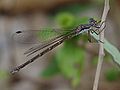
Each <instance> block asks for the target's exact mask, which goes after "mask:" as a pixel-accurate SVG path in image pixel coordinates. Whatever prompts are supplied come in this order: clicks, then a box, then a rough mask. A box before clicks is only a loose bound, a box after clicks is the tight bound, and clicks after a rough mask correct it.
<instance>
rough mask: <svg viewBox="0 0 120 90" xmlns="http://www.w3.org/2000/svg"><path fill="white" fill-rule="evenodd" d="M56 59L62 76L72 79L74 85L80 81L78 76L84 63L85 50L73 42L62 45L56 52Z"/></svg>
mask: <svg viewBox="0 0 120 90" xmlns="http://www.w3.org/2000/svg"><path fill="white" fill-rule="evenodd" d="M56 59H57V61H58V65H59V68H60V70H61V72H62V74H63V75H64V76H66V77H67V78H69V79H71V80H72V85H73V86H74V87H75V86H77V85H78V84H79V83H80V76H81V72H82V69H83V65H84V59H85V51H84V50H83V49H81V48H79V47H78V46H75V44H71V45H70V43H69V45H65V46H63V47H62V48H61V49H60V50H59V51H58V52H57V53H56Z"/></svg>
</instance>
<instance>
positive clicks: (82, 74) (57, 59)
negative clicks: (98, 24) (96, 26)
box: [0, 0, 120, 90]
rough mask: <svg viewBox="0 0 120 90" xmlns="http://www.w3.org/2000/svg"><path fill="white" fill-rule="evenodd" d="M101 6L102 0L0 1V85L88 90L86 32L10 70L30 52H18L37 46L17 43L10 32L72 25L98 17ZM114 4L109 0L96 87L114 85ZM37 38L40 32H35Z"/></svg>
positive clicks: (116, 88) (118, 78)
mask: <svg viewBox="0 0 120 90" xmlns="http://www.w3.org/2000/svg"><path fill="white" fill-rule="evenodd" d="M103 6H104V0H44V1H42V0H16V1H15V0H10V1H9V0H0V89H1V90H92V85H93V81H94V76H95V71H96V66H97V61H98V51H99V44H98V43H89V42H88V37H87V36H86V35H79V36H76V37H74V38H72V39H70V40H67V41H65V42H64V43H63V44H62V45H60V46H58V47H56V48H55V49H54V50H52V51H51V52H49V53H47V54H46V55H44V56H42V57H41V58H39V59H38V60H37V61H35V62H34V63H32V64H30V65H28V66H27V67H25V68H24V69H22V70H21V71H20V72H19V73H17V74H15V75H10V74H9V70H10V69H11V68H13V67H15V66H17V65H20V64H22V63H24V62H25V61H26V60H28V59H29V58H31V57H32V56H31V57H26V56H25V55H24V52H25V51H26V50H28V49H29V48H30V47H32V46H35V45H37V44H34V43H33V44H22V43H18V42H16V41H14V40H13V38H12V35H13V34H14V33H15V32H16V31H18V30H28V31H29V30H42V28H45V29H47V30H51V29H52V28H59V29H60V30H64V29H67V30H72V29H73V28H75V27H76V26H78V25H80V24H85V23H88V20H89V18H91V17H92V18H95V19H96V20H100V18H101V15H102V12H103ZM119 9H120V0H110V12H109V14H108V17H107V21H106V30H105V39H106V40H105V45H104V48H105V57H104V63H103V67H102V71H101V76H100V82H99V90H120V68H119V64H120V52H119V50H120V41H119V34H120V18H119V16H120V10H119ZM43 30H44V29H43ZM45 33H46V35H47V36H48V37H51V36H54V34H53V35H52V34H48V33H47V32H45ZM38 37H43V36H41V35H40V33H39V34H38ZM31 39H32V37H27V40H31ZM38 53H39V51H38ZM35 54H37V53H35Z"/></svg>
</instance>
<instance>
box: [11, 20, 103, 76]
mask: <svg viewBox="0 0 120 90" xmlns="http://www.w3.org/2000/svg"><path fill="white" fill-rule="evenodd" d="M103 23H104V22H102V23H101V21H96V20H94V19H93V18H90V19H89V22H88V23H87V24H81V25H79V26H78V27H76V28H75V29H73V30H72V31H64V30H61V31H59V30H56V29H52V30H49V31H48V30H40V31H36V30H31V31H30V30H29V31H17V32H16V33H15V34H14V35H13V39H14V40H17V41H18V42H22V43H33V42H36V41H39V44H38V45H37V46H35V47H32V48H30V49H28V50H27V51H26V52H25V53H24V54H26V55H27V56H29V55H31V54H33V53H35V52H37V51H41V52H40V53H39V54H37V55H35V56H34V57H32V58H31V59H30V60H28V61H26V62H25V63H23V64H21V65H19V66H17V67H15V68H13V69H12V70H11V73H12V74H14V73H16V72H18V71H19V70H20V69H22V68H24V67H25V66H26V65H28V64H30V63H32V62H33V61H35V60H36V59H37V58H39V57H41V56H43V55H44V54H46V53H47V52H49V51H51V50H52V49H53V48H55V47H56V46H58V45H60V44H61V43H63V42H64V41H66V40H68V39H71V38H73V37H75V36H77V35H80V34H81V33H84V32H88V33H90V32H91V33H95V34H97V35H99V34H100V33H101V32H102V30H103V29H102V30H99V29H100V27H101V26H102V25H103ZM51 32H52V33H51ZM44 33H45V34H46V36H45V34H44ZM51 34H52V35H51ZM26 36H27V37H28V36H29V37H32V38H34V37H36V36H39V38H37V39H32V38H31V39H30V40H28V39H26ZM44 37H45V38H44Z"/></svg>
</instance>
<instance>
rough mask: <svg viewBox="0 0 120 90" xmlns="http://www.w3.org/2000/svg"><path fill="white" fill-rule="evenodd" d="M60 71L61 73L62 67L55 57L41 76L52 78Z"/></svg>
mask: <svg viewBox="0 0 120 90" xmlns="http://www.w3.org/2000/svg"><path fill="white" fill-rule="evenodd" d="M59 73H60V69H59V67H58V63H57V61H56V59H53V60H52V61H51V62H50V64H49V65H48V66H47V68H46V69H45V70H44V71H43V72H42V73H41V76H42V77H44V78H51V77H53V76H54V75H57V74H59Z"/></svg>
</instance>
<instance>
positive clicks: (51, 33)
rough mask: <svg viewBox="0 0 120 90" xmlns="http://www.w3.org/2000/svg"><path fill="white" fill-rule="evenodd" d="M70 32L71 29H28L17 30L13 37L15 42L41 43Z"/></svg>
mask: <svg viewBox="0 0 120 90" xmlns="http://www.w3.org/2000/svg"><path fill="white" fill-rule="evenodd" d="M68 32H70V30H60V29H50V30H48V29H41V30H26V31H17V32H16V33H14V34H13V36H12V38H13V40H14V41H15V42H18V43H24V44H34V43H35V44H37V43H39V44H40V43H45V42H48V41H50V40H53V39H55V38H57V37H59V36H61V35H63V34H65V33H68Z"/></svg>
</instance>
